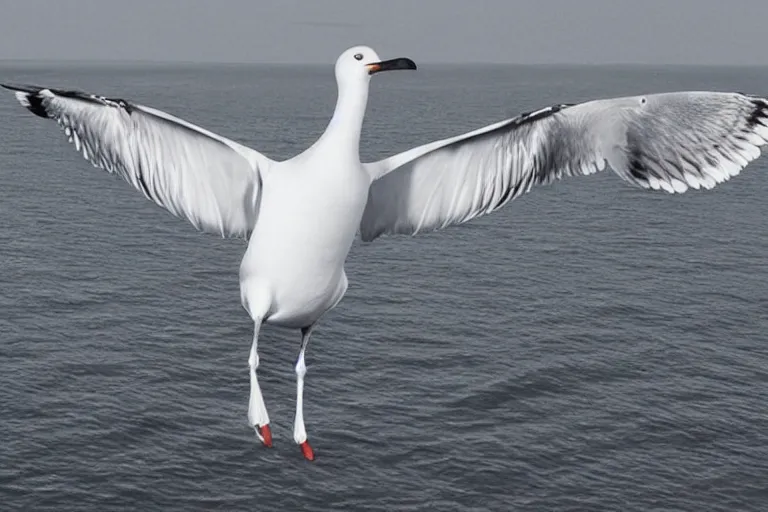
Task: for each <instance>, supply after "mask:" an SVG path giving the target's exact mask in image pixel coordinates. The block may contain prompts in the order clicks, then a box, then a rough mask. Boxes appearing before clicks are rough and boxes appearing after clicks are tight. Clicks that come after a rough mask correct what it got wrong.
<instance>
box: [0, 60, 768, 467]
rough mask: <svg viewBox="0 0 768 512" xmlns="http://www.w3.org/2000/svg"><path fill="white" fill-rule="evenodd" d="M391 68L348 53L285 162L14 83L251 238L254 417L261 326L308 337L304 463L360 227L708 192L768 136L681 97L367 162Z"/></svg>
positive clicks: (258, 401) (604, 105)
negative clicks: (371, 87)
mask: <svg viewBox="0 0 768 512" xmlns="http://www.w3.org/2000/svg"><path fill="white" fill-rule="evenodd" d="M396 69H416V65H415V64H414V62H413V61H412V60H410V59H406V58H399V59H392V60H386V61H382V60H381V59H380V58H379V56H378V55H377V54H376V52H375V51H373V50H372V49H371V48H369V47H366V46H356V47H353V48H350V49H349V50H346V51H345V52H344V53H342V54H341V56H340V57H339V58H338V60H337V61H336V70H335V71H336V82H337V85H338V100H337V103H336V109H335V111H334V113H333V117H332V118H331V120H330V123H329V124H328V127H327V129H326V130H325V133H323V135H322V136H321V137H320V139H318V140H317V142H315V143H314V144H313V145H312V146H311V147H310V148H308V149H307V150H305V151H304V152H302V153H301V154H299V155H297V156H295V157H293V158H291V159H289V160H285V161H282V162H276V161H273V160H271V159H269V158H267V157H265V156H264V155H262V154H261V153H259V152H257V151H254V150H253V149H250V148H247V147H244V146H242V145H240V144H238V143H236V142H233V141H231V140H228V139H226V138H224V137H221V136H219V135H216V134H214V133H211V132H209V131H206V130H204V129H203V128H200V127H198V126H195V125H193V124H191V123H188V122H186V121H183V120H181V119H179V118H176V117H173V116H171V115H169V114H166V113H165V112H162V111H159V110H156V109H153V108H150V107H146V106H143V105H139V104H136V103H132V102H129V101H125V100H120V99H110V98H105V97H103V96H97V95H92V94H86V93H83V92H78V91H64V90H58V89H52V88H45V87H36V86H27V85H4V87H6V88H8V89H11V90H13V91H16V98H17V99H18V100H19V102H21V104H22V105H23V106H25V107H26V108H27V109H29V110H30V111H32V113H34V114H36V115H38V116H40V117H45V118H50V119H53V120H55V121H56V122H57V123H58V124H59V125H60V126H61V128H63V130H64V132H65V133H66V135H67V136H68V137H69V141H70V142H73V143H74V145H75V148H76V149H77V151H79V152H81V153H82V155H83V156H84V157H85V158H86V159H87V160H89V161H90V162H91V163H92V164H93V165H94V166H96V167H100V168H102V169H105V170H107V171H108V172H110V173H116V174H118V175H119V176H121V177H122V178H123V179H125V180H126V181H127V182H128V183H130V184H131V185H133V187H134V188H136V189H138V190H140V191H141V192H142V193H143V194H144V195H145V196H146V197H147V198H148V199H151V200H152V201H154V202H155V203H157V204H159V205H160V206H162V207H164V208H166V209H167V210H169V211H170V212H171V213H173V214H174V215H177V216H179V217H184V218H186V219H188V220H189V221H190V222H191V223H192V224H193V225H194V226H195V227H196V228H198V229H200V230H203V231H206V232H212V233H217V234H220V235H222V236H228V237H242V238H245V239H247V240H248V248H247V250H246V252H245V255H244V257H243V260H242V263H241V266H240V296H241V300H242V304H243V306H244V307H245V309H246V311H248V314H250V316H251V318H252V319H253V323H254V334H253V342H252V345H251V351H250V357H249V358H248V365H249V368H250V381H251V390H250V401H249V405H248V421H249V423H250V425H251V426H252V427H253V428H254V429H255V430H256V434H257V435H258V437H259V438H260V439H261V441H262V442H263V443H264V444H265V445H266V446H271V444H272V434H271V431H270V428H269V415H268V414H267V408H266V406H265V405H264V399H263V397H262V394H261V389H260V388H259V383H258V380H257V377H256V370H257V368H258V367H259V356H258V352H257V343H258V335H259V330H260V328H261V326H262V324H264V323H267V324H272V325H277V326H282V327H289V328H296V329H301V347H300V349H299V353H298V358H297V360H296V364H295V370H296V378H297V381H296V416H295V420H294V430H293V436H294V440H295V441H296V443H297V444H298V445H299V446H300V447H301V451H302V453H303V454H304V456H305V457H306V458H307V459H310V460H312V459H313V458H314V453H313V451H312V448H311V447H310V445H309V444H308V443H307V434H306V430H305V428H304V419H303V414H302V395H303V388H304V376H305V373H306V366H305V363H304V352H305V350H306V348H307V343H308V342H309V338H310V335H311V334H312V329H313V328H314V327H315V326H316V325H317V322H318V320H319V319H320V318H321V317H322V316H323V315H324V314H325V313H326V312H328V311H329V310H330V309H332V308H333V307H334V306H336V305H337V304H338V303H339V301H340V300H341V299H342V297H343V296H344V293H345V291H346V290H347V276H346V274H345V272H344V262H345V260H346V258H347V254H348V252H349V250H350V247H351V245H352V242H353V240H354V239H355V236H356V235H357V232H358V231H359V232H360V234H361V237H362V239H363V240H364V241H371V240H373V239H375V238H377V237H379V236H381V235H385V234H410V235H415V234H417V233H424V232H427V231H433V230H437V229H442V228H445V227H448V226H451V225H455V224H460V223H462V222H466V221H468V220H470V219H473V218H475V217H478V216H481V215H484V214H487V213H490V212H492V211H494V210H497V209H498V208H500V207H502V206H504V205H505V204H507V203H508V202H509V201H511V200H512V199H514V198H516V197H518V196H520V195H521V194H524V193H526V192H528V191H529V190H530V189H531V188H532V187H533V186H534V185H539V184H547V183H550V182H552V181H554V180H556V179H559V178H561V177H563V176H572V175H582V174H591V173H594V172H597V171H601V170H603V169H604V168H605V167H606V164H607V165H609V166H610V167H611V169H613V171H614V172H616V174H618V175H619V177H621V178H622V179H624V180H625V181H628V182H630V183H632V184H634V185H637V186H640V187H643V188H647V189H661V190H665V191H667V192H684V191H685V190H687V189H688V188H690V187H692V188H696V189H698V188H701V187H703V188H707V189H709V188H712V187H714V186H715V185H716V184H718V183H722V182H724V181H726V180H727V179H729V178H731V177H732V176H735V175H736V174H738V173H739V171H741V169H743V168H744V167H745V166H746V165H747V164H748V163H749V162H750V161H752V160H754V159H755V158H758V157H759V156H760V151H761V150H760V147H761V146H763V145H765V144H766V142H768V100H766V99H764V98H758V97H754V96H749V95H745V94H739V93H721V92H677V93H667V94H653V95H648V96H635V97H625V98H615V99H603V100H597V101H590V102H586V103H580V104H575V105H556V106H551V107H547V108H544V109H542V110H538V111H536V112H532V113H528V114H523V115H520V116H517V117H514V118H511V119H506V120H503V121H500V122H497V123H495V124H492V125H489V126H486V127H484V128H480V129H479V130H476V131H473V132H470V133H466V134H464V135H459V136H457V137H453V138H449V139H444V140H440V141H437V142H432V143H430V144H426V145H424V146H419V147H416V148H414V149H411V150H409V151H406V152H404V153H401V154H398V155H395V156H392V157H390V158H386V159H384V160H381V161H378V162H372V163H361V162H360V157H359V146H360V130H361V127H362V123H363V116H364V114H365V108H366V103H367V100H368V84H369V80H370V79H371V76H372V75H373V74H375V73H378V72H381V71H388V70H396Z"/></svg>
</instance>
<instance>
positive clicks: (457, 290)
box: [0, 63, 768, 512]
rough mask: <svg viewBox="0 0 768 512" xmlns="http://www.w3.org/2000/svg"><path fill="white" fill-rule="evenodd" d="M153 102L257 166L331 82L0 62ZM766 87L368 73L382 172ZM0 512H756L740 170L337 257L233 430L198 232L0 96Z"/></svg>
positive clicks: (761, 218) (525, 206)
mask: <svg viewBox="0 0 768 512" xmlns="http://www.w3.org/2000/svg"><path fill="white" fill-rule="evenodd" d="M0 81H13V82H31V83H37V84H41V85H46V86H57V87H76V88H79V89H84V90H87V91H91V92H96V93H99V94H104V95H108V96H116V97H124V98H129V99H133V100H135V101H138V102H141V103H144V104H149V105H151V106H154V107H156V108H160V109H163V110H166V111H169V112H171V113H174V114H176V115H178V116H180V117H183V118H185V119H187V120H189V121H191V122H194V123H197V124H200V125H202V126H204V127H206V128H207V129H209V130H212V131H215V132H217V133H220V134H222V135H224V136H228V137H230V138H233V139H235V140H237V141H239V142H242V143H245V144H247V145H250V146H252V147H254V148H255V149H258V150H260V151H262V152H263V153H265V154H267V155H269V156H270V157H273V158H287V157H290V156H292V155H293V154H295V153H297V152H299V151H300V150H302V149H303V148H305V147H306V146H307V145H308V144H310V143H311V142H312V141H314V139H315V138H316V137H317V136H318V135H319V134H320V133H321V132H322V131H323V129H324V127H325V124H326V122H327V120H328V118H329V116H330V114H331V112H332V110H333V106H334V102H335V83H334V81H333V75H332V69H331V67H330V66H325V67H303V68H302V67H269V66H192V65H190V66H181V65H179V66H159V65H147V66H139V65H135V66H122V67H116V66H112V67H107V66H87V65H80V64H56V65H43V64H38V65H28V64H25V65H21V64H13V63H5V64H2V65H0ZM687 89H712V90H734V91H744V92H751V93H763V94H765V93H768V69H752V68H680V67H488V66H474V67H445V66H430V65H423V66H421V67H420V69H419V71H417V72H415V73H406V72H401V73H391V74H382V75H380V76H377V77H375V79H374V80H373V85H372V91H371V96H370V103H369V110H368V116H367V120H366V124H365V127H364V133H363V143H362V154H363V156H364V157H365V158H367V159H373V158H378V157H384V156H386V155H389V154H392V153H394V152H398V151H402V150H405V149H407V148H409V147H412V146H414V145H417V144H421V143H426V142H429V141H431V140H435V139H437V138H442V137H447V136H450V135H455V134H459V133H463V132H464V131H468V130H470V129H474V128H477V127H480V126H484V125H485V124H488V123H490V122H493V121H497V120H501V119H504V118H507V117H511V116H513V115H515V114H517V113H519V112H522V111H527V110H532V109H537V108H541V107H544V106H547V105H549V104H553V103H561V102H576V101H582V100H587V99H592V98H599V97H608V96H617V95H629V94H640V93H651V92H661V91H672V90H687ZM0 119H2V123H0V177H1V178H2V185H0V217H1V218H2V223H0V510H3V511H6V510H8V511H17V510H18V511H32V510H35V511H37V510H53V511H60V512H63V511H85V510H94V511H107V510H164V511H165V510H185V511H189V510H228V511H229V510H258V511H271V510H280V511H287V510H290V511H303V510H316V511H320V510H386V511H394V510H398V511H399V510H407V511H421V510H425V511H427V510H430V511H431V510H439V511H452V510H456V511H469V510H471V511H483V510H545V511H561V510H619V511H650V510H688V511H699V510H708V511H716V510H723V511H733V510H765V509H766V503H768V222H767V219H768V201H766V200H765V197H766V196H768V178H767V177H766V171H768V158H763V159H762V160H760V161H758V162H755V163H753V164H752V165H751V166H750V167H749V168H748V170H747V171H745V172H744V173H742V175H740V176H738V177H737V178H735V179H733V180H732V181H730V182H728V183H726V184H724V185H721V186H720V187H718V188H717V189H715V190H713V191H708V192H696V191H693V192H689V193H687V194H685V195H683V196H675V197H673V196H669V195H667V194H663V193H651V192H645V191H641V190H637V189H634V188H631V187H629V186H628V185H625V184H624V183H622V182H621V181H620V180H619V179H618V178H617V177H616V176H614V175H613V174H612V173H610V172H603V173H600V174H598V175H593V176H589V177H582V178H572V179H569V180H566V181H562V182H559V183H557V184H555V185H553V186H549V187H543V188H538V189H535V190H534V191H533V192H532V193H530V194H528V195H526V196H524V197H521V198H519V199H517V200H515V201H513V202H512V203H510V204H508V205H507V206H506V207H505V208H504V209H503V210H501V211H499V212H496V213H495V214H493V215H490V216H487V217H484V218H481V219H478V220H475V221H473V222H471V223H468V224H466V225H463V226H460V227H454V228H451V229H447V230H445V231H442V232H439V233H434V234H429V235H423V236H419V237H417V238H403V237H395V238H386V239H380V240H378V241H376V242H374V243H373V244H361V243H356V244H355V247H353V250H352V253H351V255H350V257H349V260H348V265H347V273H348V275H349V280H350V288H349V292H348V294H347V296H346V298H345V300H344V301H342V303H341V304H340V305H339V306H338V307H337V308H336V309H335V310H334V311H332V312H331V313H330V314H328V315H327V316H326V317H325V319H324V321H323V322H322V323H321V324H320V325H319V327H318V329H317V331H316V333H315V335H314V337H313V340H312V343H311V344H310V347H309V351H308V354H307V361H308V367H309V370H308V374H307V384H306V391H305V402H306V404H305V417H306V422H307V429H308V431H309V436H310V440H311V441H312V444H313V446H314V447H315V450H316V454H317V459H316V461H315V462H314V463H309V462H307V461H304V460H303V459H302V458H301V454H300V452H299V449H298V448H297V447H296V446H295V444H294V443H293V440H292V422H293V411H294V395H295V383H294V372H293V368H292V364H293V361H294V358H295V356H296V351H297V349H298V346H299V335H298V332H294V331H290V330H284V329H279V328H272V327H265V328H264V329H263V330H262V336H261V342H260V344H259V348H260V354H261V367H260V368H259V372H260V382H261V386H262V389H263V391H264V395H265V399H266V403H267V407H268V408H269V411H270V417H271V419H272V427H273V433H274V448H272V449H265V448H263V447H262V446H261V445H260V443H259V442H258V441H257V439H256V438H255V436H254V434H253V431H252V430H251V429H250V428H249V426H248V425H247V421H246V410H247V403H248V389H249V384H248V369H247V358H248V352H249V349H250V342H251V333H252V325H251V322H250V319H249V318H248V315H247V314H246V313H245V311H244V310H243V309H242V308H241V306H240V303H239V290H238V265H239V261H240V258H241V257H242V254H243V252H244V250H245V245H244V243H243V242H242V241H235V240H222V239H218V238H217V237H215V236H211V235H205V234H200V233H197V232H196V231H195V230H194V229H193V228H192V227H191V226H190V225H188V224H187V223H186V222H184V221H181V220H179V219H176V218H174V217H172V216H171V215H169V214H168V213H166V212H165V211H163V210H162V209H160V208H158V207H156V206H155V205H153V204H152V203H150V202H149V201H147V200H145V199H144V198H143V196H142V195H141V194H140V193H138V192H136V191H134V190H132V189H131V188H130V187H129V186H128V185H126V184H125V183H123V182H122V181H120V180H119V179H117V178H115V177H112V176H109V175H108V174H106V173H104V172H102V171H99V170H97V169H94V168H92V167H91V166H90V165H89V164H87V163H86V162H84V161H82V160H81V159H80V157H79V156H78V155H76V154H75V152H74V150H73V149H71V148H70V147H68V144H67V143H66V142H65V141H64V138H63V136H62V135H60V134H59V132H58V130H57V128H56V127H55V125H54V124H53V123H50V122H44V121H43V120H41V119H38V118H35V117H34V116H32V115H31V114H29V113H28V112H26V111H25V110H24V109H21V108H20V107H18V105H17V104H16V103H15V101H14V99H13V97H12V95H10V94H4V95H2V96H0Z"/></svg>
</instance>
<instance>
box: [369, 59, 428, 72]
mask: <svg viewBox="0 0 768 512" xmlns="http://www.w3.org/2000/svg"><path fill="white" fill-rule="evenodd" d="M366 67H367V68H368V74H369V75H373V74H374V73H378V72H379V71H394V70H396V69H416V63H415V62H413V61H412V60H411V59H406V58H399V59H391V60H384V61H381V62H375V63H373V64H368V65H367V66H366Z"/></svg>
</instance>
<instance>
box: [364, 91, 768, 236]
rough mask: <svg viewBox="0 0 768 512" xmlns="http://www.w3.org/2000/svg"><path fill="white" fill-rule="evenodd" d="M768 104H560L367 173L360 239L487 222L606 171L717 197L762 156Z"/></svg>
mask: <svg viewBox="0 0 768 512" xmlns="http://www.w3.org/2000/svg"><path fill="white" fill-rule="evenodd" d="M766 142H768V101H766V100H765V99H762V98H756V97H751V96H746V95H743V94H735V93H713V92H683V93H667V94H655V95H649V96H637V97H628V98H616V99H607V100H598V101H592V102H588V103H582V104H579V105H574V106H568V105H558V106H555V107H549V108H546V109H543V110H540V111H537V112H533V113H530V114H524V115H522V116H519V117H517V118H514V119H509V120H506V121H502V122H500V123H496V124H494V125H491V126H488V127H486V128H482V129H480V130H476V131H474V132H471V133H468V134H465V135H460V136H458V137H454V138H452V139H446V140H443V141H437V142H433V143H431V144H427V145H424V146H420V147H417V148H414V149H412V150H409V151H406V152H404V153H401V154H399V155H395V156H393V157H390V158H388V159H385V160H382V161H379V162H374V163H371V164H366V166H367V168H368V171H369V172H370V174H371V175H372V177H373V178H374V179H375V180H376V181H374V182H373V184H372V186H371V189H370V191H369V196H368V204H367V206H366V209H365V212H364V214H363V219H362V222H361V225H360V232H361V235H362V238H363V240H365V241H370V240H373V239H375V238H377V237H378V236H381V235H384V234H410V235H415V234H417V233H421V232H427V231H434V230H436V229H441V228H444V227H447V226H449V225H454V224H459V223H462V222H466V221H468V220H470V219H473V218H475V217H477V216H480V215H484V214H487V213H490V212H492V211H494V210H496V209H498V208H500V207H501V206H503V205H505V204H506V203H507V202H508V201H510V200H512V199H514V198H515V197H518V196H519V195H521V194H523V193H526V192H528V191H529V190H530V189H531V188H532V187H533V186H534V185H538V184H546V183H551V182H552V181H554V180H557V179H560V178H562V177H563V176H573V175H585V174H592V173H594V172H597V171H599V170H602V169H603V168H604V167H605V165H606V163H607V164H608V165H610V166H611V168H612V169H613V170H614V171H615V172H616V173H617V174H618V175H619V176H620V177H621V178H623V179H624V180H626V181H628V182H630V183H633V184H635V185H637V186H640V187H644V188H650V189H662V190H666V191H667V192H684V191H685V190H687V189H688V188H689V187H693V188H700V187H703V188H712V187H714V186H715V185H716V184H718V183H722V182H724V181H726V180H728V179H729V178H731V177H733V176H735V175H736V174H738V173H739V172H740V171H741V169H743V168H744V167H745V166H746V165H747V164H748V163H749V162H751V161H752V160H754V159H755V158H758V157H759V156H760V147H761V146H763V145H765V144H766Z"/></svg>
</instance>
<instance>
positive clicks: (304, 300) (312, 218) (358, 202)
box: [240, 159, 370, 327]
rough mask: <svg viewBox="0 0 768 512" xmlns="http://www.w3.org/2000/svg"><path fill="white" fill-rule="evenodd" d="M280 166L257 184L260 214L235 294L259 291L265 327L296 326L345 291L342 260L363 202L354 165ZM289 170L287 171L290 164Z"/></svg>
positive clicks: (363, 181)
mask: <svg viewBox="0 0 768 512" xmlns="http://www.w3.org/2000/svg"><path fill="white" fill-rule="evenodd" d="M314 160H315V161H318V163H313V162H311V161H310V162H309V165H308V164H307V162H300V164H298V165H296V164H295V163H294V162H286V163H285V164H283V165H281V166H278V167H277V168H276V169H275V170H274V172H272V173H270V176H269V177H268V178H267V180H268V181H267V180H265V182H264V184H263V194H262V198H261V206H260V214H259V219H258V222H257V223H256V227H255V228H254V230H253V233H252V235H251V238H250V240H249V244H248V250H247V252H246V254H245V257H244V258H243V261H242V264H241V268H240V280H241V287H243V288H245V287H248V286H258V287H266V288H267V289H268V290H269V291H270V293H271V297H270V299H271V309H270V311H269V313H268V315H267V318H266V320H267V321H268V322H269V323H272V324H278V325H284V326H287V327H303V326H305V325H308V324H309V323H312V322H314V321H315V320H317V319H318V318H319V317H320V316H321V315H322V314H323V313H324V312H325V311H327V310H328V309H329V308H331V307H333V306H334V305H335V304H336V303H337V302H338V301H339V300H340V299H341V296H342V295H343V294H344V292H345V291H346V277H345V276H344V261H345V260H346V257H347V254H348V253H349V249H350V248H351V246H352V242H353V241H354V238H355V235H356V233H357V229H358V226H359V223H360V219H361V218H362V214H363V210H364V208H365V203H366V201H367V197H368V187H369V186H370V179H369V178H368V175H367V174H366V173H365V171H364V170H363V168H362V166H361V165H360V164H349V165H339V164H337V165H334V166H332V167H328V164H326V162H328V160H327V159H314ZM292 164H293V165H292Z"/></svg>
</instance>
